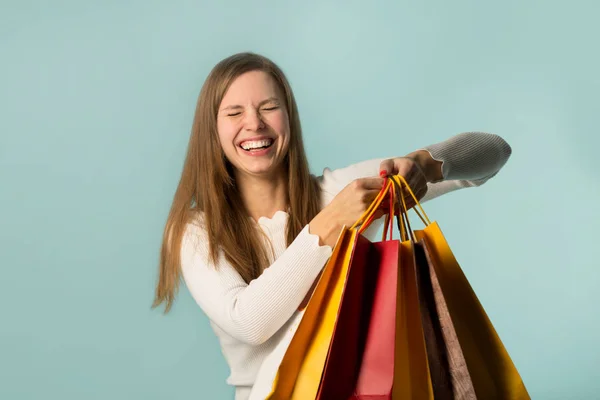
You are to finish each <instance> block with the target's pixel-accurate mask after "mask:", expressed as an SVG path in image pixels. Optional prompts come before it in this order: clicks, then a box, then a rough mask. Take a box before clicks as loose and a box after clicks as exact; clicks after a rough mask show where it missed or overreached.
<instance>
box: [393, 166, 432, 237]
mask: <svg viewBox="0 0 600 400" xmlns="http://www.w3.org/2000/svg"><path fill="white" fill-rule="evenodd" d="M392 179H393V180H394V181H396V182H397V183H398V185H399V186H400V187H401V188H402V184H404V186H405V187H406V189H408V193H410V195H411V196H412V198H413V199H414V201H415V207H418V208H419V210H421V212H419V210H417V209H416V208H415V209H414V210H415V213H417V215H418V216H419V218H421V221H423V223H424V224H425V225H426V226H427V225H430V224H431V221H430V220H429V217H428V216H427V213H426V212H425V210H423V207H422V206H421V203H419V200H417V196H415V194H414V192H413V191H412V189H411V188H410V186H409V185H408V182H406V179H404V177H403V176H401V175H394V176H392ZM402 198H403V199H404V196H402ZM403 204H404V209H403V211H404V212H405V213H407V212H408V211H407V210H406V204H405V203H404V202H403ZM421 213H422V214H421Z"/></svg>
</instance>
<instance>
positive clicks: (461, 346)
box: [393, 176, 530, 400]
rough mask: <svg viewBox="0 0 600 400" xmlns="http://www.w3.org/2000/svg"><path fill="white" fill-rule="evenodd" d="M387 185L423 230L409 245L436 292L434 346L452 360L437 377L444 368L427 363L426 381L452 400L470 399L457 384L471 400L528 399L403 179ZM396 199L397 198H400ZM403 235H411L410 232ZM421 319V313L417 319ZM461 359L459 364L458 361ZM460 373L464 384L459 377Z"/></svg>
mask: <svg viewBox="0 0 600 400" xmlns="http://www.w3.org/2000/svg"><path fill="white" fill-rule="evenodd" d="M393 180H394V181H395V182H396V184H398V185H400V186H401V188H405V189H406V190H408V192H409V193H410V195H411V196H412V197H413V199H414V200H415V202H416V203H415V204H416V206H415V211H417V214H418V215H419V216H420V218H421V219H422V220H423V222H424V224H425V228H424V229H422V230H415V231H414V237H415V238H414V239H413V240H412V241H413V242H414V243H415V247H414V248H415V249H418V250H417V251H416V252H417V253H418V254H419V255H418V256H417V258H418V259H419V262H418V264H419V268H418V271H419V273H420V274H421V276H422V277H424V278H427V276H429V277H430V278H431V283H432V288H433V285H435V289H436V290H433V292H434V294H435V295H436V296H434V303H435V307H437V309H436V313H437V316H436V318H437V319H438V322H440V326H441V325H442V322H443V325H444V327H445V329H442V332H443V333H444V332H445V334H446V336H444V335H442V336H441V337H440V336H439V335H438V339H437V340H438V344H439V342H440V338H441V342H444V343H443V346H441V347H444V346H445V348H446V355H447V356H451V357H455V358H454V359H453V361H452V362H453V363H454V364H453V366H454V371H455V373H454V374H453V372H452V368H450V363H449V362H447V363H446V365H445V368H446V369H448V368H449V369H450V373H448V371H446V372H443V371H442V372H440V371H439V370H440V369H441V368H442V367H444V365H442V364H441V363H440V362H435V363H434V362H430V364H431V366H432V368H433V367H434V366H435V368H437V369H438V371H437V372H435V371H434V373H433V375H430V376H431V377H432V379H433V381H434V382H435V381H436V380H437V382H438V383H440V384H449V382H454V383H453V385H454V386H455V387H454V389H453V391H454V396H455V397H453V398H458V397H456V396H459V395H463V396H466V397H464V398H473V397H468V396H472V394H466V393H470V392H471V391H469V389H468V388H466V390H467V392H466V393H463V394H460V392H461V390H462V389H465V388H464V387H463V386H462V385H461V383H465V384H466V385H467V386H468V385H472V387H473V390H472V392H474V393H475V394H476V398H477V399H485V400H487V399H511V400H521V399H530V397H529V394H528V392H527V389H526V388H525V385H524V383H523V380H522V378H521V376H520V374H519V372H518V371H517V369H516V367H515V365H514V363H513V361H512V359H511V358H510V356H509V354H508V352H507V350H506V348H505V347H504V345H503V343H502V341H501V339H500V337H499V336H498V334H497V332H496V330H495V328H494V326H493V325H492V323H491V321H490V319H489V317H488V315H487V313H486V312H485V310H484V308H483V306H482V305H481V303H480V302H479V299H478V298H477V296H476V294H475V292H474V290H473V288H472V287H471V285H470V284H469V282H468V280H467V278H466V276H465V275H464V273H463V271H462V269H461V268H460V265H459V264H458V261H457V260H456V258H455V257H454V255H453V253H452V251H451V250H450V246H449V245H448V243H447V241H446V239H445V237H444V235H443V233H442V231H441V229H440V227H439V225H438V223H437V222H433V223H432V222H431V221H430V220H429V218H428V217H427V214H425V211H424V210H423V208H422V207H421V205H420V204H419V202H418V200H417V198H416V197H415V195H414V193H413V192H412V190H411V188H410V187H409V186H408V184H407V183H406V180H405V179H404V178H403V177H401V176H394V177H393ZM398 197H400V198H403V196H402V195H399V196H398ZM402 214H403V215H406V210H403V211H402ZM406 221H408V219H406ZM408 230H409V231H410V232H412V229H410V227H409V228H408ZM417 241H418V244H416V243H417ZM415 265H416V264H415ZM427 274H428V275H427ZM423 282H426V281H425V280H424V279H422V280H421V283H420V286H419V288H420V291H421V293H422V295H421V298H422V299H423V298H424V297H425V293H426V292H427V287H426V285H423ZM431 291H432V290H430V292H431ZM425 303H426V302H423V301H422V302H421V308H422V310H425V309H429V310H432V308H431V307H432V306H431V304H429V305H427V304H425ZM430 303H431V302H430ZM436 313H434V314H433V315H436ZM423 315H426V313H422V316H423ZM440 316H442V318H441V319H440ZM428 337H429V339H427V335H426V343H429V344H430V345H429V347H432V345H433V343H434V340H433V339H432V338H433V336H431V335H429V336H428ZM428 357H431V358H430V360H432V359H433V354H432V352H431V350H430V353H429V354H428ZM461 357H462V358H463V359H464V362H463V361H461ZM461 363H464V365H463V367H461V366H460V365H461ZM464 366H466V368H464ZM431 373H432V371H431V369H430V374H431ZM466 373H468V378H467V377H465V374H466ZM444 376H445V378H444ZM436 398H437V397H436Z"/></svg>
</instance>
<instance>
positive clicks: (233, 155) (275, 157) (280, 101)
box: [217, 71, 290, 177]
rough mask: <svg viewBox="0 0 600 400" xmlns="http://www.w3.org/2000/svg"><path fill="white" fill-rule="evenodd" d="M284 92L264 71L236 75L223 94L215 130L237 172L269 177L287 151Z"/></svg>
mask: <svg viewBox="0 0 600 400" xmlns="http://www.w3.org/2000/svg"><path fill="white" fill-rule="evenodd" d="M283 96H284V95H283V93H282V92H281V90H280V89H279V87H278V86H277V84H276V83H275V80H274V79H273V78H272V77H271V76H270V75H269V74H267V73H265V72H263V71H250V72H246V73H244V74H242V75H240V76H239V77H237V78H236V79H235V80H234V81H233V83H232V84H231V85H230V87H229V89H228V90H227V92H226V93H225V96H223V100H222V101H221V104H220V106H219V112H218V115H217V130H218V133H219V140H220V142H221V147H222V148H223V151H224V153H225V156H226V157H227V159H228V160H229V162H231V164H232V165H233V166H234V167H235V169H236V170H237V174H238V175H253V176H265V177H271V176H273V175H275V174H277V173H278V172H279V169H280V168H281V166H282V161H283V159H284V158H285V155H286V153H287V151H288V146H289V141H290V124H289V118H288V113H287V110H286V109H285V99H284V97H283Z"/></svg>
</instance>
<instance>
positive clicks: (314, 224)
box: [309, 177, 385, 247]
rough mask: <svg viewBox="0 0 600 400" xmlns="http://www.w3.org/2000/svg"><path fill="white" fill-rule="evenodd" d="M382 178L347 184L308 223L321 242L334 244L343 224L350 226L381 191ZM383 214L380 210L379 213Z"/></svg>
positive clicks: (359, 180)
mask: <svg viewBox="0 0 600 400" xmlns="http://www.w3.org/2000/svg"><path fill="white" fill-rule="evenodd" d="M384 182H385V180H384V179H383V178H377V177H374V178H361V179H356V180H354V181H352V182H350V184H348V185H347V186H346V187H345V188H344V189H342V191H341V192H339V193H338V194H337V195H336V196H335V197H334V198H333V200H332V201H331V203H329V204H328V205H327V207H325V208H324V209H323V210H322V211H321V212H320V213H319V214H317V216H315V218H314V219H313V220H312V221H311V222H310V224H309V230H310V232H311V233H314V234H316V235H318V236H319V237H320V238H321V241H322V243H323V244H327V245H329V246H332V247H333V246H334V245H335V242H336V241H337V239H338V236H339V233H340V231H341V229H342V227H343V226H348V227H350V226H352V225H353V224H354V223H355V222H356V221H357V220H358V219H359V218H360V217H361V216H362V215H363V213H364V212H365V211H366V210H367V208H369V206H370V205H371V203H372V202H373V200H375V197H377V195H378V194H379V192H381V189H382V188H383V184H384ZM380 215H383V213H382V212H381V213H380V214H379V216H380Z"/></svg>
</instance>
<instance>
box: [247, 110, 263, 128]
mask: <svg viewBox="0 0 600 400" xmlns="http://www.w3.org/2000/svg"><path fill="white" fill-rule="evenodd" d="M244 123H245V126H246V129H247V130H249V131H258V130H260V129H262V128H264V127H265V123H264V122H263V120H262V118H261V116H260V114H259V113H258V112H257V111H252V112H248V113H246V119H245V121H244Z"/></svg>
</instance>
